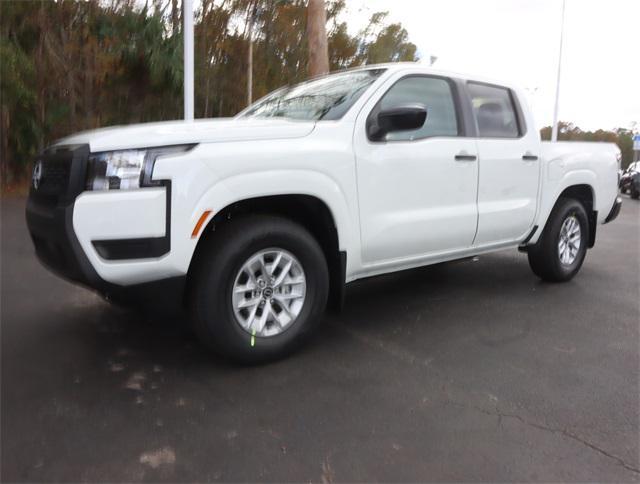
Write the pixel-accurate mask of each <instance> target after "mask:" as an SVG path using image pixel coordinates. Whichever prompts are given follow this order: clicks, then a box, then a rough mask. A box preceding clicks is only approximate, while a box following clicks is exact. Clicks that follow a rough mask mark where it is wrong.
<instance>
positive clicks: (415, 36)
mask: <svg viewBox="0 0 640 484" xmlns="http://www.w3.org/2000/svg"><path fill="white" fill-rule="evenodd" d="M346 1H347V11H346V12H345V16H344V20H345V21H346V22H347V24H348V25H349V28H350V30H351V31H352V33H356V32H357V31H358V30H359V29H361V28H362V27H364V25H366V23H367V19H368V17H369V16H370V15H371V14H372V13H373V12H377V11H388V12H389V17H388V20H389V21H392V22H401V23H402V25H403V26H404V27H405V28H406V29H407V31H408V33H409V38H410V41H411V42H413V43H414V44H416V46H417V47H418V52H419V55H420V57H421V58H422V59H428V58H429V57H430V56H437V57H438V59H437V61H436V62H435V64H434V68H438V69H445V70H453V71H458V72H466V73H470V74H478V75H482V76H486V77H490V78H494V79H504V80H505V81H510V82H515V83H517V84H518V85H520V86H522V87H524V88H525V89H526V90H527V93H528V97H529V104H530V105H531V107H532V109H533V112H534V115H535V117H536V121H537V123H538V126H547V125H550V124H551V123H552V120H553V107H554V101H555V90H556V78H557V70H558V53H559V44H560V27H561V18H562V0H346ZM564 25H565V28H564V47H563V55H562V75H561V84H560V106H559V118H560V120H563V121H569V122H572V123H574V124H576V125H578V126H580V128H582V129H584V130H595V129H598V128H603V129H611V128H615V127H623V128H629V127H631V123H632V122H637V123H638V125H637V128H638V129H640V29H639V27H638V26H639V25H640V0H566V11H565V24H564Z"/></svg>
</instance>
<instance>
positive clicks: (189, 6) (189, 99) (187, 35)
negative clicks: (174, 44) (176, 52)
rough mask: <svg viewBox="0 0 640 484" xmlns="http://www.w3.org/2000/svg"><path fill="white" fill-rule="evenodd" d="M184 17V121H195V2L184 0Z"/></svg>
mask: <svg viewBox="0 0 640 484" xmlns="http://www.w3.org/2000/svg"><path fill="white" fill-rule="evenodd" d="M182 9H183V11H182V15H183V16H184V32H183V43H184V119H185V121H193V0H182Z"/></svg>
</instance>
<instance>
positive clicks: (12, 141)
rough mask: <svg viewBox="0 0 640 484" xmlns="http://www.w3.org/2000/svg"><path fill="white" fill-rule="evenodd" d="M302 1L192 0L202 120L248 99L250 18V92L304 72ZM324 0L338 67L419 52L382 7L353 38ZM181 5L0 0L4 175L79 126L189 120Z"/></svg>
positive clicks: (333, 3) (335, 2) (339, 8)
mask: <svg viewBox="0 0 640 484" xmlns="http://www.w3.org/2000/svg"><path fill="white" fill-rule="evenodd" d="M306 3H307V2H306V0H201V1H200V2H195V4H196V5H197V8H198V11H197V12H196V19H195V61H196V65H195V83H196V89H195V94H196V116H197V117H213V116H230V115H234V114H235V113H237V112H238V111H240V110H241V109H243V108H244V107H245V105H246V97H247V65H248V46H249V32H248V26H249V25H253V33H252V35H251V38H252V39H253V91H254V98H256V99H257V98H259V97H261V96H263V95H265V94H267V93H268V92H270V91H272V90H273V89H276V88H278V87H280V86H282V85H285V84H291V83H295V82H298V81H301V80H303V79H305V78H306V76H307V61H308V59H307V55H308V54H307V39H306V18H307V17H306ZM326 3H327V23H328V36H329V39H328V41H329V42H328V43H329V51H330V52H329V58H330V62H331V68H332V69H333V70H336V69H342V68H347V67H352V66H356V65H360V64H364V63H373V62H391V61H398V60H415V59H416V48H415V45H413V44H411V43H410V42H409V41H408V35H407V32H406V31H405V30H404V29H403V28H402V26H401V25H399V24H392V25H388V24H387V23H386V13H384V12H383V13H377V14H374V15H373V16H372V18H371V21H370V23H369V25H368V26H367V28H366V29H364V30H363V31H362V32H360V33H359V34H358V35H357V36H352V35H351V34H350V33H349V31H348V29H347V25H346V24H345V23H344V22H340V20H339V19H340V17H341V13H342V12H343V11H344V9H345V0H327V2H326ZM180 8H181V2H180V1H178V0H145V1H144V2H142V1H140V0H88V1H73V0H58V1H56V2H53V1H50V0H31V1H22V0H0V9H1V12H0V13H1V15H0V60H1V62H0V64H1V69H2V70H1V78H0V87H1V95H2V97H1V100H2V118H1V119H2V145H1V147H2V152H1V160H0V168H2V172H1V173H0V176H1V177H2V181H3V182H4V183H6V182H7V181H10V179H11V178H12V177H13V176H15V175H16V174H21V173H23V172H24V167H25V166H26V165H28V163H29V162H30V161H31V160H32V159H33V157H34V155H35V154H36V153H37V152H38V151H39V150H41V149H42V148H43V147H44V146H46V145H47V144H49V143H51V142H52V141H54V140H55V139H58V138H60V137H63V136H66V135H68V134H70V133H73V132H75V131H79V130H83V129H92V128H96V127H100V126H108V125H113V124H125V123H133V122H144V121H157V120H163V119H178V118H180V117H182V106H183V99H182V79H183V71H182V67H183V66H182V55H183V52H182V49H183V42H182V29H181V11H180ZM250 19H253V23H252V24H250V22H249V20H250ZM8 168H10V169H8Z"/></svg>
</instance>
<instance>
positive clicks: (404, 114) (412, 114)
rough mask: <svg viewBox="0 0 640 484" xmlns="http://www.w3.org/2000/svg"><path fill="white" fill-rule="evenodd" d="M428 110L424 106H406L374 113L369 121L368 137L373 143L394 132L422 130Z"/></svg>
mask: <svg viewBox="0 0 640 484" xmlns="http://www.w3.org/2000/svg"><path fill="white" fill-rule="evenodd" d="M426 119H427V108H426V107H425V106H423V105H422V104H405V105H402V106H397V107H395V108H389V109H385V110H383V111H380V112H379V113H377V115H376V114H375V113H373V114H372V115H371V116H370V117H369V119H368V120H367V135H368V136H369V139H370V140H371V141H380V140H382V139H384V137H385V136H386V135H387V133H392V132H394V131H413V130H416V129H420V128H422V126H424V122H425V121H426Z"/></svg>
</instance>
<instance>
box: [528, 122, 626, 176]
mask: <svg viewBox="0 0 640 484" xmlns="http://www.w3.org/2000/svg"><path fill="white" fill-rule="evenodd" d="M551 131H552V127H551V126H545V127H544V128H542V129H541V130H540V137H541V138H542V139H543V140H547V141H548V140H550V139H551ZM558 141H603V142H607V143H615V144H617V145H618V148H620V152H621V155H622V168H626V167H627V166H629V164H630V163H631V162H632V161H633V131H632V130H630V129H625V128H617V129H615V130H613V131H605V130H603V129H598V130H596V131H583V130H581V129H580V128H579V127H578V126H576V125H574V124H572V123H567V122H564V121H560V122H559V123H558Z"/></svg>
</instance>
